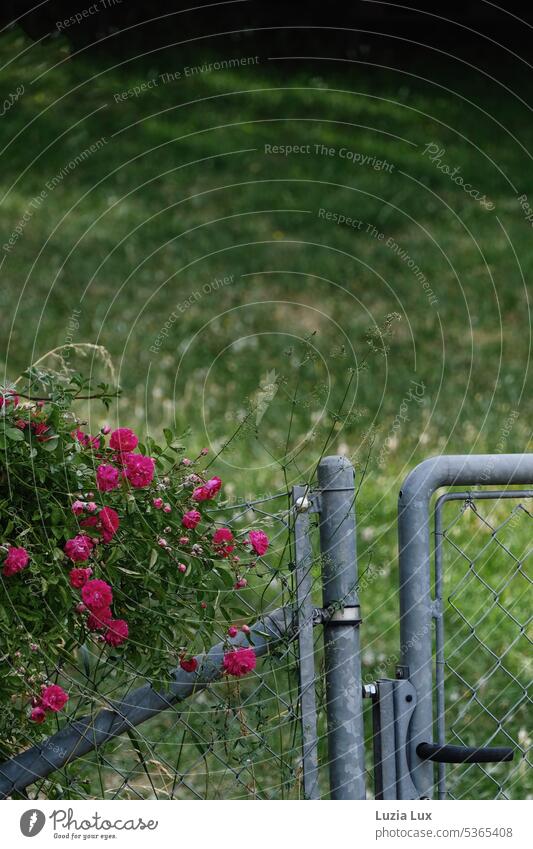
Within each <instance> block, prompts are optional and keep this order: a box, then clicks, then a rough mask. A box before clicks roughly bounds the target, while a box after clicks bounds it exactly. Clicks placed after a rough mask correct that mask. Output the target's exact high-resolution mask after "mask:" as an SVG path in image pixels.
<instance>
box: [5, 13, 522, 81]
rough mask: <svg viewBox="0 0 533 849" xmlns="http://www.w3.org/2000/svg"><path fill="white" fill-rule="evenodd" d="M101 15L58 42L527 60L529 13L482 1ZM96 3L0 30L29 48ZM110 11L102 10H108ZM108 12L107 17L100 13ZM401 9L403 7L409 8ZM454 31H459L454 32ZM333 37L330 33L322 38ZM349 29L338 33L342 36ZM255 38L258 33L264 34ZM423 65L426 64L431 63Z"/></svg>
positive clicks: (16, 17)
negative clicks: (205, 41)
mask: <svg viewBox="0 0 533 849" xmlns="http://www.w3.org/2000/svg"><path fill="white" fill-rule="evenodd" d="M96 1H97V3H98V4H99V11H98V14H94V15H91V16H89V17H87V18H85V19H84V20H83V21H82V22H81V23H79V24H78V23H77V24H75V25H72V26H69V27H68V28H67V29H66V30H64V32H63V34H64V35H65V37H66V38H67V40H68V41H69V42H70V44H71V46H72V47H73V48H74V49H79V48H82V47H87V46H89V45H91V49H93V50H96V51H104V52H106V53H113V54H118V55H124V54H126V55H131V54H132V53H137V52H139V50H141V51H150V50H153V49H157V48H158V47H168V46H170V45H172V44H176V45H177V44H180V43H181V44H183V42H184V41H187V40H189V39H195V38H199V37H202V36H203V37H205V36H206V35H207V34H213V33H228V32H232V31H235V32H234V35H233V36H232V38H234V40H235V42H236V43H242V44H243V47H244V46H246V49H248V48H249V47H250V46H251V42H253V43H254V45H257V47H258V48H259V47H260V46H261V45H265V44H268V47H269V48H270V50H274V51H276V50H278V51H287V50H297V51H298V52H301V51H302V50H304V49H305V48H306V47H307V48H309V49H312V50H313V51H315V50H316V48H317V47H319V46H320V47H321V48H323V49H327V50H328V51H331V50H332V48H334V49H335V52H336V54H337V55H339V56H348V57H349V56H351V55H353V53H354V52H355V51H357V50H360V49H363V50H364V51H366V52H367V53H368V55H369V56H370V57H374V58H375V57H376V56H379V57H384V58H387V57H392V56H395V57H398V58H401V59H402V60H403V61H404V62H412V61H413V60H414V59H415V58H420V57H421V56H422V57H423V56H424V55H426V54H428V49H427V48H428V47H429V48H430V52H431V56H432V57H433V59H435V57H436V54H435V51H444V52H445V53H450V52H451V53H453V54H454V55H457V56H462V57H466V56H470V57H472V52H473V51H475V54H476V60H477V62H478V64H479V62H480V61H481V62H483V63H484V65H485V66H488V67H490V65H491V64H494V63H495V62H497V63H498V64H501V62H502V61H503V60H505V58H507V59H509V58H511V55H512V52H514V51H519V52H520V53H521V54H522V55H530V54H531V53H532V52H533V49H532V44H533V39H532V38H531V22H532V20H533V15H532V11H531V8H527V4H524V3H520V2H507V3H506V4H505V8H503V7H502V8H499V7H498V6H497V4H493V3H489V2H485V1H484V0H463V2H459V0H450V2H446V3H444V2H437V3H427V2H421V0H412V2H410V3H408V4H406V5H402V4H400V3H397V2H379V0H377V1H376V2H375V0H359V2H351V3H350V2H346V0H331V2H327V3H324V2H322V1H321V2H318V0H307V2H290V3H287V2H279V0H276V2H270V3H264V2H253V0H252V2H243V1H242V0H241V2H239V0H233V2H222V3H208V2H201V0H192V2H191V0H189V2H175V0H174V2H173V0H152V2H149V3H147V2H140V0H121V2H120V1H119V0H96ZM93 2H94V0H48V2H44V3H40V4H39V3H36V2H35V1H34V0H9V2H6V3H4V4H3V8H2V10H1V11H0V23H1V25H2V26H3V27H6V26H8V25H9V24H10V23H12V22H16V24H15V25H16V26H18V27H20V28H21V29H23V30H24V32H25V33H26V34H27V35H29V36H30V37H31V38H33V39H42V38H45V37H47V36H54V34H55V35H57V34H58V30H57V22H58V21H62V20H65V19H67V18H69V17H70V16H72V15H75V13H76V12H77V11H83V10H84V9H87V8H88V7H89V6H91V5H92V3H93ZM107 4H109V6H108V5H107ZM103 6H105V8H102V7H103ZM407 6H408V7H407ZM458 24H459V26H458ZM328 27H329V28H330V29H329V30H328V29H327V28H328ZM342 27H347V28H352V29H351V31H349V32H342V31H341V30H340V28H342ZM261 30H263V31H262V32H261ZM428 55H429V54H428Z"/></svg>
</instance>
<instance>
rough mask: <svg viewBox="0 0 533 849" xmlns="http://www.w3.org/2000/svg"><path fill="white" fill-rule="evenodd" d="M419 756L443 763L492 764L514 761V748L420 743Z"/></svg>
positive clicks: (417, 751) (417, 749) (418, 747)
mask: <svg viewBox="0 0 533 849" xmlns="http://www.w3.org/2000/svg"><path fill="white" fill-rule="evenodd" d="M416 753H417V755H418V757H419V758H423V759H424V760H426V761H436V762H437V763H441V764H492V763H503V762H504V761H512V759H513V757H514V749H510V748H508V747H507V746H494V747H491V746H481V747H480V748H476V747H475V746H449V745H448V744H447V743H445V744H444V745H443V746H439V745H438V743H419V744H418V746H417V747H416Z"/></svg>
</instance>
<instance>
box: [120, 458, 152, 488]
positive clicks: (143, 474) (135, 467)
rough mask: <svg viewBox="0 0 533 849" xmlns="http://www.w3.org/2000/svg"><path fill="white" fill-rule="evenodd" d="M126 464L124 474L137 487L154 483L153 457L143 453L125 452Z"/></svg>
mask: <svg viewBox="0 0 533 849" xmlns="http://www.w3.org/2000/svg"><path fill="white" fill-rule="evenodd" d="M124 465H125V471H124V476H125V477H126V478H127V479H128V480H129V482H130V484H131V485H132V486H133V487H135V489H139V488H140V487H142V486H148V485H149V484H151V483H152V480H153V477H154V471H155V460H154V458H153V457H145V456H144V455H143V454H125V455H124Z"/></svg>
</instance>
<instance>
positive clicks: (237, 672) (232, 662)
mask: <svg viewBox="0 0 533 849" xmlns="http://www.w3.org/2000/svg"><path fill="white" fill-rule="evenodd" d="M256 664H257V658H256V656H255V652H254V650H253V649H234V650H232V651H228V652H226V654H225V655H224V660H223V663H222V665H223V667H224V672H227V673H228V675H234V676H235V677H236V678H241V677H242V676H243V675H246V674H247V673H248V672H251V671H252V669H255V667H256Z"/></svg>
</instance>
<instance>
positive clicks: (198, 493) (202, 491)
mask: <svg viewBox="0 0 533 849" xmlns="http://www.w3.org/2000/svg"><path fill="white" fill-rule="evenodd" d="M221 486H222V481H221V480H220V478H217V477H214V478H210V479H209V480H208V481H207V483H204V484H202V486H198V487H196V489H194V490H193V493H192V497H193V498H194V500H195V501H208V500H209V499H210V498H214V497H215V495H216V494H217V492H218V491H219V489H220V487H221Z"/></svg>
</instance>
